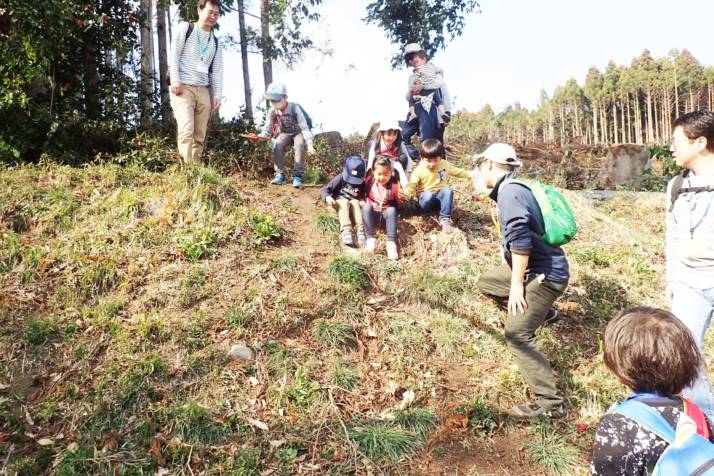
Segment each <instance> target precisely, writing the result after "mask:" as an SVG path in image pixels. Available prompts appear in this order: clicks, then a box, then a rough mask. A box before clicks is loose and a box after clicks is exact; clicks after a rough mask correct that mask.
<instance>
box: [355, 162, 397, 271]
mask: <svg viewBox="0 0 714 476" xmlns="http://www.w3.org/2000/svg"><path fill="white" fill-rule="evenodd" d="M365 194H366V196H367V201H366V203H365V204H364V205H362V219H363V220H364V228H365V233H366V234H367V244H366V246H365V248H364V251H365V252H367V253H371V252H373V251H374V248H375V245H376V243H377V240H376V239H375V229H376V228H377V225H378V224H379V220H380V218H384V224H385V228H386V229H387V246H386V249H387V258H389V259H392V260H395V259H399V253H398V252H397V207H398V206H399V182H398V181H397V179H396V178H395V177H394V169H393V167H392V161H391V159H390V158H389V157H386V156H378V157H377V158H376V159H375V160H374V164H372V173H371V174H370V175H369V176H368V177H367V179H366V180H365Z"/></svg>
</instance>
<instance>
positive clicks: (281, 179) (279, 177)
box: [270, 174, 285, 185]
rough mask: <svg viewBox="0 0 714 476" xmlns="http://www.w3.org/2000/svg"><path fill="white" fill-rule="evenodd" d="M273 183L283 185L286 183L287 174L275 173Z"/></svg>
mask: <svg viewBox="0 0 714 476" xmlns="http://www.w3.org/2000/svg"><path fill="white" fill-rule="evenodd" d="M270 183H271V184H273V185H282V184H284V183H285V175H283V174H275V178H274V179H273V181H272V182H270Z"/></svg>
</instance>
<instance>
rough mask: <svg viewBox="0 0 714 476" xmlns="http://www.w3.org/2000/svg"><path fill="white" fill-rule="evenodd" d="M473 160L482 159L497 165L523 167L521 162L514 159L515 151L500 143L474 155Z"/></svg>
mask: <svg viewBox="0 0 714 476" xmlns="http://www.w3.org/2000/svg"><path fill="white" fill-rule="evenodd" d="M473 158H474V159H480V158H484V159H486V160H490V161H491V162H495V163H497V164H504V165H513V166H515V167H520V166H521V165H523V162H521V161H520V160H518V159H517V158H516V149H514V148H513V147H511V146H510V145H508V144H503V143H500V142H496V143H493V144H491V145H489V146H488V147H487V148H486V150H484V151H483V152H481V153H480V154H477V155H474V156H473Z"/></svg>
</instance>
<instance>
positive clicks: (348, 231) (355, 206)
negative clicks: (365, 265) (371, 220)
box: [320, 155, 366, 246]
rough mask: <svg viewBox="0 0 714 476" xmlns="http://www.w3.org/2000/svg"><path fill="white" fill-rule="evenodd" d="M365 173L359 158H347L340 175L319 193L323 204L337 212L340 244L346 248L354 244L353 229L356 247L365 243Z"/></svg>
mask: <svg viewBox="0 0 714 476" xmlns="http://www.w3.org/2000/svg"><path fill="white" fill-rule="evenodd" d="M365 171H366V168H365V163H364V160H362V158H361V157H359V156H356V155H353V156H351V157H347V160H345V165H344V168H343V170H342V173H341V174H338V175H336V176H335V177H334V178H333V179H332V180H330V182H329V183H328V184H327V185H325V186H324V187H322V190H321V191H320V196H321V197H322V199H323V200H325V203H326V204H327V205H328V206H330V207H332V208H333V209H336V210H337V215H338V216H339V219H340V236H341V238H342V244H344V245H347V246H352V245H353V244H354V240H353V236H352V228H353V227H354V228H355V229H356V232H357V245H359V246H363V245H364V244H365V241H366V237H365V233H364V224H363V222H362V201H363V200H364V198H365V186H364V176H365Z"/></svg>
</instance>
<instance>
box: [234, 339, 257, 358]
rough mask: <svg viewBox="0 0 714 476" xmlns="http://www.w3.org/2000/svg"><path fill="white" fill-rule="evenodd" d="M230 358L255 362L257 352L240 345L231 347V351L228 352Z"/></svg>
mask: <svg viewBox="0 0 714 476" xmlns="http://www.w3.org/2000/svg"><path fill="white" fill-rule="evenodd" d="M228 357H230V358H231V359H233V360H253V359H254V358H255V352H253V349H251V348H250V347H247V346H246V345H245V344H243V343H238V344H234V345H233V346H231V350H229V351H228Z"/></svg>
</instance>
